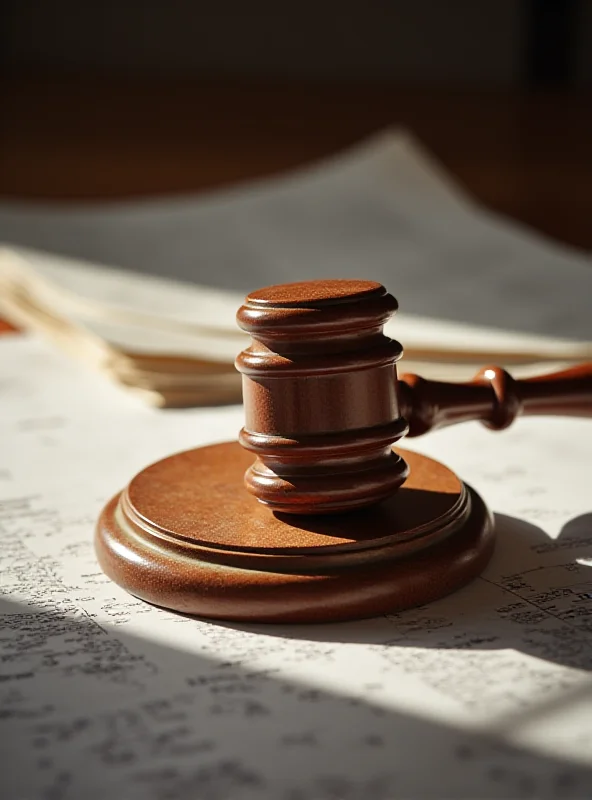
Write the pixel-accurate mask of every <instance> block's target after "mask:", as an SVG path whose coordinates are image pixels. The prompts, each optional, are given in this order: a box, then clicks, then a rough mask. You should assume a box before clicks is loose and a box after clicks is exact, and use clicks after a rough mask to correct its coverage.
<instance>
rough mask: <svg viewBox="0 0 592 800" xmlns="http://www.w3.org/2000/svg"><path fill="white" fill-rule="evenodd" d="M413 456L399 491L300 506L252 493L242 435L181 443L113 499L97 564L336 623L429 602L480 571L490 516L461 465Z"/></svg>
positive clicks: (216, 610)
mask: <svg viewBox="0 0 592 800" xmlns="http://www.w3.org/2000/svg"><path fill="white" fill-rule="evenodd" d="M401 452H402V451H401ZM402 455H404V458H405V460H406V461H407V462H408V464H409V467H410V477H409V478H408V480H407V481H406V483H405V485H404V486H403V487H402V488H401V489H399V491H398V492H397V493H396V494H395V495H393V496H392V497H391V498H390V499H389V500H386V501H384V502H382V503H380V504H378V505H376V506H372V507H370V508H366V509H362V510H358V511H350V512H347V513H343V514H333V515H316V516H302V515H300V516H295V515H287V514H280V513H277V512H272V511H270V510H269V509H268V508H267V507H266V506H264V505H263V504H261V503H259V502H258V501H257V500H256V499H255V498H254V497H253V496H251V495H250V494H249V493H248V492H246V491H245V489H244V487H243V475H244V472H245V469H246V468H247V467H248V466H249V464H250V463H251V461H252V456H251V455H250V454H249V453H247V452H245V451H244V450H243V449H242V447H240V445H239V444H238V443H234V442H229V443H226V444H220V445H214V446H211V447H204V448H198V449H196V450H189V451H187V452H184V453H179V454H177V455H174V456H171V457H169V458H166V459H164V460H162V461H159V462H157V463H156V464H153V465H151V466H149V467H147V468H146V469H144V470H143V471H142V472H140V473H139V474H138V475H136V477H135V478H134V479H133V480H132V482H131V483H130V484H129V486H128V487H127V489H126V490H125V491H123V492H122V493H121V494H119V495H118V496H116V497H115V498H113V500H111V502H110V503H108V504H107V506H106V507H105V508H104V510H103V513H102V515H101V517H100V519H99V522H98V526H97V531H96V549H97V554H98V558H99V561H100V564H101V566H102V568H103V570H104V571H105V572H106V574H107V575H108V576H109V577H110V578H112V579H113V580H114V581H115V582H116V583H118V584H119V585H120V586H122V587H123V588H124V589H126V590H127V591H128V592H130V593H131V594H133V595H136V596H137V597H140V598H142V599H144V600H147V601H149V602H150V603H154V604H155V605H158V606H164V607H166V608H169V609H173V610H175V611H181V612H183V613H186V614H195V615H198V616H202V617H210V618H217V619H225V620H235V621H250V622H329V621H337V620H349V619H356V618H362V617H371V616H376V615H380V614H385V613H389V612H395V611H399V610H401V609H404V608H408V607H411V606H416V605H422V604H424V603H426V602H428V601H431V600H435V599H436V598H438V597H441V596H443V595H446V594H448V593H449V592H452V591H453V590H455V589H457V588H459V587H460V586H462V585H463V584H465V583H467V582H468V581H470V580H471V579H472V578H473V577H475V576H476V575H478V574H479V573H480V572H481V570H482V569H483V568H484V567H485V565H486V563H487V561H488V559H489V557H490V555H491V553H492V550H493V541H494V536H493V526H492V521H491V517H490V514H489V512H488V510H487V508H486V507H485V505H484V503H483V501H482V500H481V498H480V497H479V496H478V495H477V494H476V493H475V492H474V491H473V490H472V489H470V488H469V487H467V486H466V485H465V484H463V483H462V481H460V480H459V479H458V478H457V477H456V475H455V474H454V473H453V472H451V471H450V470H449V469H447V468H446V467H444V466H443V465H442V464H440V463H438V462H437V461H433V460H432V459H429V458H426V457H425V456H421V455H417V454H416V453H412V452H408V451H407V452H405V453H404V454H403V453H402Z"/></svg>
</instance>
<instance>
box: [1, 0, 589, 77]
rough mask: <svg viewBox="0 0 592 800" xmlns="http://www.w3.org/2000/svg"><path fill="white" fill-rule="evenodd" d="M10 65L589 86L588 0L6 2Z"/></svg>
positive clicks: (4, 31) (4, 38)
mask: <svg viewBox="0 0 592 800" xmlns="http://www.w3.org/2000/svg"><path fill="white" fill-rule="evenodd" d="M1 9H2V10H1V11H0V14H1V20H0V21H1V25H0V30H1V33H0V36H1V42H0V44H1V52H2V59H3V61H4V66H5V67H7V68H9V69H10V70H19V71H20V70H34V69H40V68H42V69H52V70H56V69H64V70H92V71H99V72H104V71H111V72H113V71H116V72H120V73H121V72H125V73H128V74H133V75H138V74H151V75H155V74H158V75H163V76H171V75H179V74H183V75H185V76H188V75H190V76H192V77H225V78H235V77H240V78H258V79H260V78H273V79H293V78H296V79H318V80H327V79H340V80H359V81H367V80H373V81H375V80H381V81H390V82H393V81H394V82H398V83H404V84H406V85H410V84H429V85H430V86H432V87H433V86H437V85H445V86H449V87H450V86H459V87H468V86H471V87H475V86H483V87H517V86H523V85H529V86H532V85H539V84H544V85H548V84H551V83H552V84H555V85H575V86H582V85H586V84H587V85H590V84H591V83H592V2H589V0H299V2H294V0H284V2H277V0H249V2H245V0H209V1H207V2H200V1H199V0H4V1H3V3H2V5H1Z"/></svg>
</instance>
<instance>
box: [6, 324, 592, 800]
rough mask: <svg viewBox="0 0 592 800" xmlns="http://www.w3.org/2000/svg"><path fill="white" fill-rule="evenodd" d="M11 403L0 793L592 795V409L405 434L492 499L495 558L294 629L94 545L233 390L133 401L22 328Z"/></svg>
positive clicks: (233, 412) (188, 798)
mask: <svg viewBox="0 0 592 800" xmlns="http://www.w3.org/2000/svg"><path fill="white" fill-rule="evenodd" d="M0 408H1V412H2V413H1V418H0V570H1V572H0V574H1V590H2V601H1V607H0V612H1V613H0V622H1V625H2V632H1V634H0V647H1V660H0V678H1V680H0V763H1V764H2V770H0V797H2V798H7V800H8V799H9V800H47V799H48V798H50V799H51V800H81V798H84V799H85V800H94V799H95V798H97V799H98V798H101V800H102V798H105V800H107V798H109V799H111V798H118V800H119V798H121V800H135V798H138V800H152V799H154V800H193V799H194V798H200V800H201V799H202V798H204V800H221V799H224V798H273V799H274V800H277V799H278V798H279V800H337V799H339V800H342V799H343V800H366V799H367V798H372V800H392V798H399V797H401V798H439V799H443V798H466V800H469V799H470V800H475V798H537V799H538V798H552V797H553V798H555V797H556V798H562V799H563V798H572V799H573V798H578V799H580V798H585V797H590V796H591V795H592V722H591V720H592V713H591V712H592V677H591V675H590V670H591V669H592V623H591V620H592V580H591V578H590V572H591V570H592V515H591V514H590V511H591V508H590V453H591V452H592V421H591V420H575V419H566V420H563V419H545V418H538V419H537V418H532V419H525V420H520V421H518V422H517V423H516V424H515V426H514V427H513V428H511V429H510V430H508V431H506V432H504V433H497V434H494V433H491V432H489V431H487V430H485V429H484V428H482V427H480V426H478V425H477V424H474V425H473V424H468V425H464V426H458V427H456V428H451V429H449V430H447V431H442V432H439V433H436V434H433V435H430V436H428V437H426V438H425V439H418V440H414V442H413V446H414V447H416V449H421V450H422V451H423V452H426V453H428V454H430V455H432V456H435V457H437V458H440V459H441V460H443V461H445V462H446V463H447V464H449V465H450V466H451V467H452V468H453V469H455V470H456V471H458V473H459V474H460V475H461V476H462V477H464V478H465V479H466V480H467V481H469V482H470V483H471V484H472V485H473V486H474V487H475V488H476V489H477V490H478V491H479V492H480V493H481V494H482V495H483V496H484V498H485V500H486V501H487V502H488V503H489V504H490V506H491V507H492V509H493V510H494V511H495V512H496V513H497V514H498V515H500V516H498V546H497V551H496V554H495V556H494V558H493V561H492V563H491V564H490V566H489V567H488V568H487V570H486V571H485V573H484V575H483V577H482V578H479V579H477V580H476V581H475V582H474V583H473V584H472V585H470V586H468V587H466V588H465V589H463V590H462V591H460V592H458V593H457V594H455V595H452V596H451V597H449V598H446V599H444V600H442V601H439V602H436V603H433V604H431V605H429V606H426V607H423V608H420V609H416V610H411V611H407V612H404V613H401V614H395V615H392V616H388V617H383V618H379V619H374V620H368V621H365V622H356V623H346V624H339V625H322V626H290V627H285V628H281V627H278V626H267V627H266V626H240V625H232V624H227V625H225V624H221V623H211V622H207V621H204V620H195V619H190V618H187V617H182V616H178V615H175V614H172V613H169V612H167V611H163V610H159V609H156V608H153V607H151V606H149V605H147V604H145V603H143V602H141V601H139V600H135V599H134V598H131V597H129V596H128V595H126V594H125V593H124V592H123V591H122V590H120V589H118V588H117V587H116V586H115V585H114V584H113V583H111V582H110V581H109V580H107V579H106V578H105V577H104V576H103V574H102V573H101V571H100V569H99V568H98V566H97V563H96V561H95V557H94V553H93V547H92V535H93V528H94V524H95V521H96V518H97V516H98V514H99V512H100V509H101V507H102V506H103V504H104V503H105V502H106V500H107V499H108V498H109V497H110V496H111V495H113V494H114V493H115V492H116V491H118V490H119V489H121V488H122V487H123V485H124V484H125V483H127V482H128V481H129V479H130V477H131V476H132V475H133V474H134V473H135V472H136V471H138V470H140V469H141V468H143V467H144V466H145V465H146V464H148V463H150V462H151V461H154V460H156V459H158V458H160V457H163V456H165V455H169V454H170V453H172V452H174V451H178V450H181V449H186V448H189V447H193V446H197V445H200V444H204V443H206V442H212V441H220V440H224V439H231V438H234V437H235V436H236V432H237V430H238V428H239V427H240V425H241V424H242V409H240V408H238V407H232V408H226V409H218V410H216V411H213V410H208V409H202V410H192V411H183V412H174V411H169V412H157V411H153V410H151V409H148V408H138V407H137V406H135V404H134V403H133V401H132V400H130V399H128V398H126V397H122V396H121V394H120V393H118V392H117V391H116V390H115V389H114V388H112V387H110V386H109V384H107V383H104V382H103V381H102V380H101V379H100V378H99V377H98V376H95V375H94V374H93V373H90V372H88V373H87V372H85V371H83V370H81V369H80V368H79V367H77V365H76V364H75V363H74V362H71V361H69V360H67V359H66V358H65V357H62V356H60V355H59V354H57V353H55V352H54V351H52V350H51V349H50V348H49V347H47V346H46V345H45V344H43V343H41V342H39V341H37V340H35V339H33V338H25V337H5V338H4V339H3V340H0Z"/></svg>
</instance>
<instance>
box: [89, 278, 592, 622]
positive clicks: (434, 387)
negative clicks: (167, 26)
mask: <svg viewBox="0 0 592 800" xmlns="http://www.w3.org/2000/svg"><path fill="white" fill-rule="evenodd" d="M396 310H397V301H396V300H395V298H394V297H393V296H392V295H391V294H389V293H388V292H387V291H386V289H385V288H384V287H383V286H382V285H381V284H379V283H375V282H373V281H365V280H326V281H310V282H304V283H292V284H285V285H280V286H272V287H268V288H264V289H260V290H258V291H255V292H252V293H251V294H249V295H248V297H247V298H246V300H245V303H244V305H243V306H241V308H240V309H239V311H238V315H237V321H238V324H239V326H240V327H241V328H242V329H243V330H245V331H247V332H248V333H249V334H250V336H251V345H250V346H249V347H248V348H247V349H246V350H244V351H243V352H242V353H241V354H240V355H239V356H238V358H237V361H236V366H237V369H238V370H239V371H240V372H241V373H242V376H243V398H244V408H245V425H244V427H243V428H242V430H241V432H240V434H239V442H238V443H237V442H230V443H223V444H219V445H212V446H210V447H202V448H197V449H194V450H190V451H187V452H185V453H180V454H177V455H174V456H171V457H169V458H167V459H164V460H163V461H160V462H157V463H156V464H153V465H151V466H149V467H147V468H146V469H145V470H143V471H142V472H140V473H139V474H138V475H137V476H136V477H135V478H133V480H132V481H131V482H130V484H129V485H128V487H127V488H126V489H125V490H124V491H123V492H121V493H120V494H119V495H117V496H116V497H115V498H113V500H111V501H110V503H108V504H107V506H106V507H105V509H104V510H103V513H102V515H101V518H100V520H99V523H98V526H97V531H96V540H95V541H96V550H97V555H98V558H99V561H100V563H101V565H102V567H103V569H104V570H105V572H106V573H107V574H108V575H109V576H110V577H112V578H113V579H114V580H115V581H116V582H117V583H119V584H120V585H121V586H123V587H124V588H126V589H127V590H128V591H130V592H131V593H132V594H134V595H136V596H138V597H142V598H144V599H146V600H148V601H150V602H152V603H155V604H157V605H162V606H166V607H168V608H172V609H175V610H178V611H182V612H184V613H191V614H198V615H201V616H205V617H212V618H223V619H231V620H239V621H240V620H243V621H244V620H248V621H257V622H260V621H264V622H310V621H335V620H342V619H352V618H358V617H367V616H372V615H376V614H382V613H387V612H389V611H396V610H400V609H402V608H406V607H409V606H412V605H417V604H420V603H421V604H423V603H425V602H428V601H430V600H433V599H436V598H438V597H441V596H442V595H444V594H446V593H448V592H450V591H453V590H454V589H456V588H458V587H460V586H462V585H463V584H465V583H467V582H468V581H469V580H471V578H473V577H475V575H477V574H479V573H480V572H481V570H482V569H483V568H484V566H485V565H486V564H487V561H488V559H489V557H490V556H491V553H492V551H493V545H494V533H495V532H494V526H493V522H492V517H491V514H490V513H489V511H488V509H487V508H486V506H485V504H484V503H483V500H482V499H481V498H480V497H479V495H478V494H477V493H476V492H475V491H474V490H473V489H472V488H471V487H470V486H468V485H466V484H465V483H464V482H463V481H461V480H460V479H459V478H458V477H457V476H456V475H455V474H454V473H453V472H451V470H449V469H448V468H447V467H445V466H444V465H442V464H440V463H438V462H436V461H433V460H432V459H429V458H427V457H425V456H422V455H419V454H417V453H412V452H407V453H404V452H402V451H401V450H399V448H398V447H397V449H393V445H396V444H397V443H398V442H399V441H400V440H401V439H402V438H403V437H404V436H405V435H409V436H418V435H420V434H424V433H426V432H428V431H429V430H432V429H434V428H438V427H442V426H444V425H450V424H454V423H458V422H464V421H468V420H480V421H481V422H483V423H484V424H485V425H487V426H488V427H490V428H492V429H494V430H502V429H504V428H506V427H508V425H510V424H511V423H512V422H513V421H514V419H515V418H516V417H517V416H518V415H520V414H566V415H576V416H592V365H590V364H587V365H581V366H577V367H574V368H572V369H568V370H565V371H563V372H558V373H555V374H551V375H545V376H542V377H538V378H531V379H529V380H522V381H517V380H514V379H513V378H512V377H511V375H510V374H509V373H508V372H506V371H505V370H503V369H500V368H499V367H485V368H483V369H482V370H480V371H479V373H478V374H477V376H476V377H475V378H474V379H473V381H471V382H470V383H466V384H452V383H443V382H439V381H430V380H425V379H423V378H421V377H419V376H417V375H403V376H401V377H398V376H397V362H398V361H399V359H400V358H401V356H402V353H403V349H402V347H401V345H400V344H399V343H398V342H397V341H395V340H393V339H390V338H389V337H387V336H385V334H384V330H383V328H384V325H385V323H386V322H387V321H388V320H389V319H390V318H391V317H392V315H393V314H394V313H395V311H396Z"/></svg>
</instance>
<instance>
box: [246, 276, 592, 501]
mask: <svg viewBox="0 0 592 800" xmlns="http://www.w3.org/2000/svg"><path fill="white" fill-rule="evenodd" d="M396 310H397V301H396V300H395V298H394V297H393V296H392V295H390V294H387V292H386V290H385V288H384V287H383V286H381V284H379V283H374V282H372V281H352V280H330V281H329V280H328V281H312V282H308V283H293V284H287V285H282V286H272V287H269V288H266V289H261V290H259V291H256V292H253V293H251V294H250V295H249V296H248V297H247V298H246V301H245V304H244V305H243V306H242V307H241V308H240V310H239V311H238V315H237V320H238V324H239V325H240V327H241V328H242V329H243V330H245V331H247V332H248V333H249V334H250V335H251V337H252V344H251V346H250V347H249V348H248V349H247V350H245V351H243V352H242V353H241V354H240V355H239V357H238V359H237V361H236V366H237V369H238V370H239V371H240V372H241V373H242V374H243V399H244V404H245V418H246V424H245V427H244V428H243V429H242V431H241V433H240V436H239V441H240V443H241V444H242V445H243V447H245V448H246V449H247V450H249V451H251V452H252V453H254V454H255V456H256V460H255V463H254V464H253V465H252V466H251V467H249V469H248V470H247V472H246V475H245V485H246V487H247V489H248V490H249V491H250V492H251V493H252V494H254V495H255V497H257V499H258V500H259V501H260V502H262V503H264V504H266V505H267V506H269V508H270V509H272V510H274V511H278V512H284V513H289V514H319V513H330V512H340V511H347V510H351V509H355V508H361V507H364V506H369V505H372V504H374V503H376V502H379V501H380V500H383V499H385V498H386V497H389V496H390V495H392V494H393V493H394V492H396V491H397V489H398V488H399V487H400V486H401V485H402V484H403V483H404V481H405V479H406V477H407V475H408V469H407V465H406V463H405V461H404V460H403V458H401V457H400V456H399V455H396V454H395V453H394V452H393V450H392V445H393V444H394V443H396V442H397V441H398V440H400V439H401V438H402V437H403V436H405V434H407V433H409V434H410V435H412V436H413V435H418V434H420V433H425V432H426V431H428V430H430V429H431V428H433V427H439V426H441V425H445V424H451V423H452V422H461V421H464V420H469V419H481V420H482V421H483V422H484V423H485V424H486V425H488V426H489V427H491V428H494V429H502V428H504V427H507V426H508V425H509V424H510V423H511V422H512V421H513V420H514V418H515V417H516V415H517V414H519V413H521V412H523V411H526V412H530V413H549V412H550V411H553V412H556V413H557V412H558V413H580V414H581V413H592V411H591V410H590V400H591V395H592V377H591V374H590V370H589V369H586V368H584V369H582V368H579V369H576V370H570V371H568V372H566V373H561V374H558V375H556V376H555V380H554V381H553V382H552V383H551V382H549V381H541V380H539V381H522V382H520V383H518V382H516V381H514V380H513V379H512V378H511V376H510V375H509V374H508V373H507V372H505V371H504V370H501V369H499V368H498V367H486V368H484V369H482V370H481V371H480V372H479V374H478V375H477V376H476V378H475V379H474V381H473V382H472V384H465V385H458V384H445V383H439V382H433V381H425V380H423V379H421V378H419V377H418V376H414V375H410V376H405V377H404V379H403V380H399V379H398V377H397V361H398V360H399V359H400V358H401V355H402V352H403V351H402V347H401V345H400V344H399V343H398V342H396V341H394V340H392V339H389V338H388V337H386V336H385V335H384V332H383V326H384V324H385V323H386V322H387V321H388V320H389V319H390V317H391V316H392V315H393V314H394V313H395V311H396Z"/></svg>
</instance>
